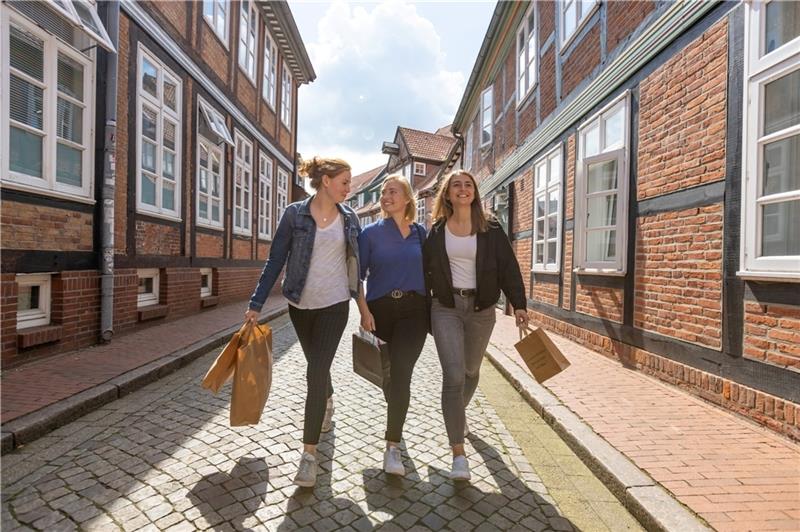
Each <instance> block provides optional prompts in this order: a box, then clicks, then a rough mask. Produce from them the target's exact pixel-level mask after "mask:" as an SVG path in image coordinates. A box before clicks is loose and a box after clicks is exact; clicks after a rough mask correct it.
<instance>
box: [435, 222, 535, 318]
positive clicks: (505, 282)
mask: <svg viewBox="0 0 800 532" xmlns="http://www.w3.org/2000/svg"><path fill="white" fill-rule="evenodd" d="M444 233H445V227H444V221H439V222H437V223H436V224H435V225H434V226H433V227H431V231H430V233H429V234H428V238H427V239H426V240H425V245H424V246H423V249H422V260H423V263H424V267H425V285H426V288H427V289H428V291H429V292H432V293H433V297H435V298H437V299H438V300H439V303H441V304H442V305H443V306H445V307H449V308H453V307H454V306H455V301H454V299H453V276H452V273H451V272H450V259H449V258H448V257H447V250H446V249H445V239H444ZM477 245H478V249H477V254H476V264H475V274H476V276H477V294H476V296H475V310H483V309H485V308H488V307H491V306H493V305H495V304H497V300H498V299H499V298H500V290H502V291H503V293H505V295H506V297H507V298H508V300H509V301H510V302H511V306H512V307H514V310H519V309H525V308H526V307H527V300H526V298H525V285H524V284H523V283H522V274H521V273H520V271H519V263H518V262H517V257H515V256H514V251H513V250H512V249H511V243H510V242H509V241H508V237H507V236H506V233H505V231H503V228H502V227H500V224H498V223H497V222H496V221H490V222H489V230H488V231H486V232H485V233H480V232H479V233H478V242H477Z"/></svg>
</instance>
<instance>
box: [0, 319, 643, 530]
mask: <svg viewBox="0 0 800 532" xmlns="http://www.w3.org/2000/svg"><path fill="white" fill-rule="evenodd" d="M357 314H358V313H357V312H356V311H355V307H353V308H351V318H350V327H349V329H348V331H347V332H346V335H345V338H344V339H343V341H342V343H341V345H340V349H339V353H338V355H337V358H336V361H335V364H334V375H333V379H334V388H335V389H336V393H335V396H334V397H335V400H336V406H337V409H336V414H335V416H334V429H333V430H332V431H331V432H329V433H327V434H324V435H323V439H322V441H321V442H320V446H319V452H320V458H321V465H322V471H321V474H320V477H319V478H318V481H317V487H316V488H315V489H313V490H310V489H299V488H296V487H295V486H294V485H293V484H292V478H293V476H294V473H295V471H296V464H297V460H298V458H299V452H298V449H299V447H300V445H299V439H300V434H301V430H302V412H303V401H304V393H305V384H304V374H305V360H304V358H303V355H302V352H301V351H300V346H299V343H297V340H296V337H295V335H294V331H293V329H292V327H291V325H290V324H289V322H288V319H287V318H286V317H283V318H280V319H278V320H276V321H274V322H272V325H273V327H274V350H275V366H274V377H273V387H272V392H271V395H270V398H269V401H268V402H267V407H266V409H265V412H264V415H263V417H262V420H261V423H260V424H259V425H258V426H255V427H243V428H231V427H229V426H228V408H227V406H228V400H229V394H230V386H229V385H228V386H226V387H225V388H224V389H223V391H222V392H221V393H220V395H219V396H217V397H215V396H213V395H212V394H211V393H210V392H208V391H207V390H204V389H202V388H201V387H200V380H201V378H202V376H203V375H204V373H205V371H206V370H207V369H208V367H209V365H210V364H211V362H212V360H213V359H214V357H215V356H216V354H217V352H218V350H214V351H213V352H209V353H208V354H207V355H205V356H203V357H202V358H200V359H199V360H197V361H196V362H194V363H193V364H191V365H189V366H188V367H186V368H184V369H182V370H180V371H178V372H176V373H174V374H172V375H170V376H168V377H166V378H164V379H162V380H160V381H158V382H157V383H155V384H152V385H149V386H147V387H146V388H143V389H142V390H140V391H138V392H135V393H133V394H131V395H129V396H127V397H125V398H123V399H120V400H118V401H115V402H113V403H110V404H108V405H106V406H105V407H103V408H101V409H99V410H97V411H95V412H93V413H91V414H89V415H87V416H85V417H83V418H81V419H79V420H78V421H76V422H73V423H71V424H69V425H67V426H64V427H62V428H60V429H58V430H56V431H54V432H52V433H50V434H49V435H47V436H45V437H43V438H41V439H39V440H37V441H35V442H34V443H32V444H30V445H27V446H24V447H22V448H20V449H19V450H17V451H15V452H13V453H11V454H9V455H6V456H4V457H3V481H2V488H3V489H2V528H3V530H15V529H26V528H33V529H39V530H48V531H53V530H74V529H86V530H103V531H106V530H115V529H122V530H126V531H128V530H196V529H199V530H204V529H209V528H211V529H214V530H232V529H238V530H242V529H255V530H290V529H298V528H307V529H309V530H310V529H313V530H352V529H356V530H371V529H373V528H378V527H382V529H383V530H406V529H419V530H424V529H433V530H437V529H442V528H448V527H449V528H452V529H456V530H472V529H476V530H510V529H524V530H565V531H567V530H574V529H577V528H578V527H579V526H580V528H582V529H584V530H592V529H593V530H608V529H610V528H612V525H615V526H613V528H614V529H616V530H619V529H633V528H636V527H637V526H638V525H637V524H636V522H635V521H634V520H633V519H632V518H631V517H630V516H629V515H628V514H627V513H626V512H625V511H624V510H622V509H621V506H619V505H618V503H617V502H616V501H614V499H613V497H611V496H609V494H608V493H607V492H605V493H601V492H602V490H603V488H602V487H601V488H597V490H595V491H593V493H597V494H598V495H597V498H598V501H599V502H600V503H602V504H603V505H605V508H606V511H605V516H604V517H601V516H599V515H598V514H593V513H591V511H590V513H589V514H582V515H578V514H575V517H572V516H571V513H570V512H572V510H567V511H566V512H565V510H564V506H569V507H577V506H580V504H576V503H575V501H572V502H568V503H565V504H564V505H562V504H560V503H559V499H558V498H555V499H554V498H553V496H554V495H553V493H551V491H550V488H549V487H548V486H547V485H545V483H543V482H542V478H547V477H548V476H549V477H552V478H553V479H557V478H562V477H563V478H566V477H567V475H568V474H569V475H579V474H581V473H580V472H577V470H578V469H579V468H580V467H581V466H582V464H581V463H580V462H579V461H578V459H577V458H575V457H574V456H573V457H572V459H571V460H572V461H569V460H570V459H569V456H567V455H568V454H569V451H568V450H567V451H564V450H563V449H562V450H561V451H559V453H560V454H559V455H558V456H559V459H558V462H557V463H555V462H554V463H552V464H547V465H545V466H541V467H542V468H544V469H546V470H547V471H548V474H547V475H541V476H540V475H539V474H537V472H536V471H537V470H541V469H537V468H539V467H540V464H536V463H534V464H532V463H531V462H529V460H528V458H526V456H525V453H524V452H523V449H522V448H521V447H520V445H518V444H517V442H516V441H515V439H514V438H513V437H512V436H511V434H510V432H509V429H507V428H506V425H505V424H504V422H503V421H502V420H501V418H500V417H499V416H498V414H497V413H496V411H495V409H494V408H493V407H492V405H491V403H490V401H489V400H488V399H487V396H486V395H484V392H483V391H481V390H480V389H479V391H478V393H477V394H476V397H475V400H474V401H473V402H472V404H471V405H470V407H469V409H468V412H467V416H468V419H469V425H470V429H471V430H472V435H471V436H470V437H469V438H468V441H467V452H468V456H469V457H470V463H471V466H472V475H473V480H472V483H471V484H463V485H461V484H459V485H454V483H453V482H451V481H450V480H449V479H448V478H447V473H448V471H449V467H450V453H449V450H448V447H447V441H446V435H445V430H444V424H443V421H442V416H441V410H440V406H439V392H440V385H441V373H440V369H439V364H438V360H437V358H436V353H435V351H434V349H433V340H432V338H430V337H429V338H428V343H427V344H426V347H425V351H424V352H423V354H422V356H421V358H420V361H419V363H418V365H417V369H416V371H415V376H414V381H413V385H412V400H411V408H410V412H409V417H408V420H407V423H406V430H405V448H404V452H403V456H404V462H405V466H406V469H407V474H406V477H405V478H403V479H399V478H390V477H387V476H386V475H384V473H383V471H382V469H381V466H382V454H383V440H382V436H383V430H384V417H385V405H384V401H383V397H382V394H381V393H380V392H379V390H378V389H377V388H375V387H374V386H372V385H371V384H369V383H367V382H366V381H364V380H362V379H361V378H360V377H358V376H356V375H355V374H353V373H352V370H351V364H352V362H351V358H350V332H352V329H353V328H355V327H356V326H357V319H356V318H357ZM496 386H497V385H496V384H495V385H494V387H496ZM508 389H511V388H510V386H509V387H508ZM495 393H496V392H495ZM531 412H532V410H531ZM533 415H534V416H535V414H533ZM532 425H536V428H535V429H534V428H531V431H532V432H533V431H534V430H536V431H543V430H544V431H549V428H547V426H546V425H545V424H544V423H538V424H536V423H532ZM553 436H554V435H553ZM548 437H549V436H546V437H542V436H540V437H539V441H544V440H545V439H547V438H548ZM555 438H556V439H557V437H555ZM559 443H560V442H559ZM562 446H563V445H562ZM563 447H564V449H566V447H565V446H563ZM543 454H546V453H543ZM558 464H561V465H562V466H563V471H561V470H557V469H554V468H555V467H557V466H558ZM583 474H585V472H584V473H583ZM572 478H577V477H574V476H573V477H572ZM590 481H591V482H595V483H597V480H596V479H594V478H593V477H592V478H591V479H589V478H588V477H587V480H586V482H581V484H584V485H587V486H588V485H589V484H588V483H589V482H590ZM598 484H599V483H598ZM553 489H554V490H555V491H556V492H558V491H559V490H561V491H563V490H564V489H565V485H564V484H563V483H559V486H556V487H554V488H553ZM583 503H585V504H584V506H586V507H589V506H590V504H589V503H591V501H589V502H586V501H583ZM615 504H616V505H617V506H619V508H618V509H617V510H609V509H608V508H609V507H611V506H613V505H615ZM575 511H576V512H577V511H578V510H575ZM615 512H616V513H615ZM587 515H588V517H587ZM595 518H596V521H592V520H593V519H595ZM587 519H588V520H587ZM577 522H580V523H581V524H580V525H577V524H574V523H577ZM587 523H588V524H587ZM592 523H594V524H592Z"/></svg>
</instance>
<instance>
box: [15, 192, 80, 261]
mask: <svg viewBox="0 0 800 532" xmlns="http://www.w3.org/2000/svg"><path fill="white" fill-rule="evenodd" d="M0 220H2V222H1V223H2V227H1V228H0V230H1V231H2V233H3V249H46V250H58V251H91V250H92V248H93V244H92V238H93V228H92V215H91V214H90V213H82V212H75V211H68V210H64V209H57V208H54V207H45V206H42V205H31V204H29V203H16V202H11V201H3V202H2V217H0Z"/></svg>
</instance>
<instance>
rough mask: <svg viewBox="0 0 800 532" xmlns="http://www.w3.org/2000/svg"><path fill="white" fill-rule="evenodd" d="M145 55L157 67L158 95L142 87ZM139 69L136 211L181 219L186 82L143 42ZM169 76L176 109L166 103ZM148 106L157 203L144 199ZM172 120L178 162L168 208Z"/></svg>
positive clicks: (139, 51) (138, 61)
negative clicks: (167, 142)
mask: <svg viewBox="0 0 800 532" xmlns="http://www.w3.org/2000/svg"><path fill="white" fill-rule="evenodd" d="M145 58H147V60H148V61H149V62H150V63H152V64H153V65H154V66H155V67H156V69H157V70H158V73H157V77H156V90H157V93H158V94H157V96H158V98H157V99H156V98H153V97H152V95H151V94H149V93H148V92H147V91H145V90H144V89H143V88H142V72H143V63H144V60H145ZM137 65H138V68H137V70H136V76H137V79H136V211H137V212H140V213H143V214H147V215H150V216H155V217H158V218H165V219H168V220H174V221H180V220H181V215H180V213H181V192H182V190H183V189H182V187H181V183H182V179H181V177H182V174H181V161H182V154H183V150H182V148H183V147H182V145H181V140H182V138H183V137H182V136H183V117H182V113H183V107H182V103H181V102H182V98H181V96H182V91H183V82H182V81H181V79H180V78H179V77H178V76H176V75H175V73H174V72H172V71H171V70H170V69H168V68H167V67H166V66H165V65H164V63H163V62H162V61H161V60H160V59H158V57H157V56H156V55H154V54H153V53H151V52H150V51H149V50H148V49H147V48H146V47H145V46H144V45H143V44H141V43H139V50H138V60H137ZM165 78H169V79H170V81H171V82H172V83H174V84H175V110H172V109H170V108H169V106H167V105H166V104H165V103H164V101H163V98H162V95H163V86H164V79H165ZM145 105H147V106H148V107H149V108H150V109H152V110H155V112H156V142H155V144H156V149H155V159H156V160H155V172H150V171H149V170H148V171H147V173H148V174H149V175H151V176H153V177H154V178H155V181H156V204H155V206H153V205H150V204H148V203H144V202H142V186H141V178H142V172H143V169H142V142H143V141H142V137H143V136H144V135H143V132H142V110H143V108H144V106H145ZM165 120H169V121H171V122H173V123H174V124H175V150H174V153H175V161H174V174H175V175H174V177H175V180H174V183H175V205H174V206H175V208H174V209H166V208H164V207H163V206H162V201H163V198H162V196H163V194H162V190H163V184H162V183H163V181H164V180H165V177H164V175H163V161H164V157H163V154H164V151H165V150H166V148H165V147H164V137H163V130H164V121H165Z"/></svg>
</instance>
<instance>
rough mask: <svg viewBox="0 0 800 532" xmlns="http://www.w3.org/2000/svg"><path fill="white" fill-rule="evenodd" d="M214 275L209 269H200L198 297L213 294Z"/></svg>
mask: <svg viewBox="0 0 800 532" xmlns="http://www.w3.org/2000/svg"><path fill="white" fill-rule="evenodd" d="M213 282H214V275H213V271H212V269H211V268H200V297H208V296H210V295H211V293H212V292H213V286H212V283H213Z"/></svg>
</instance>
